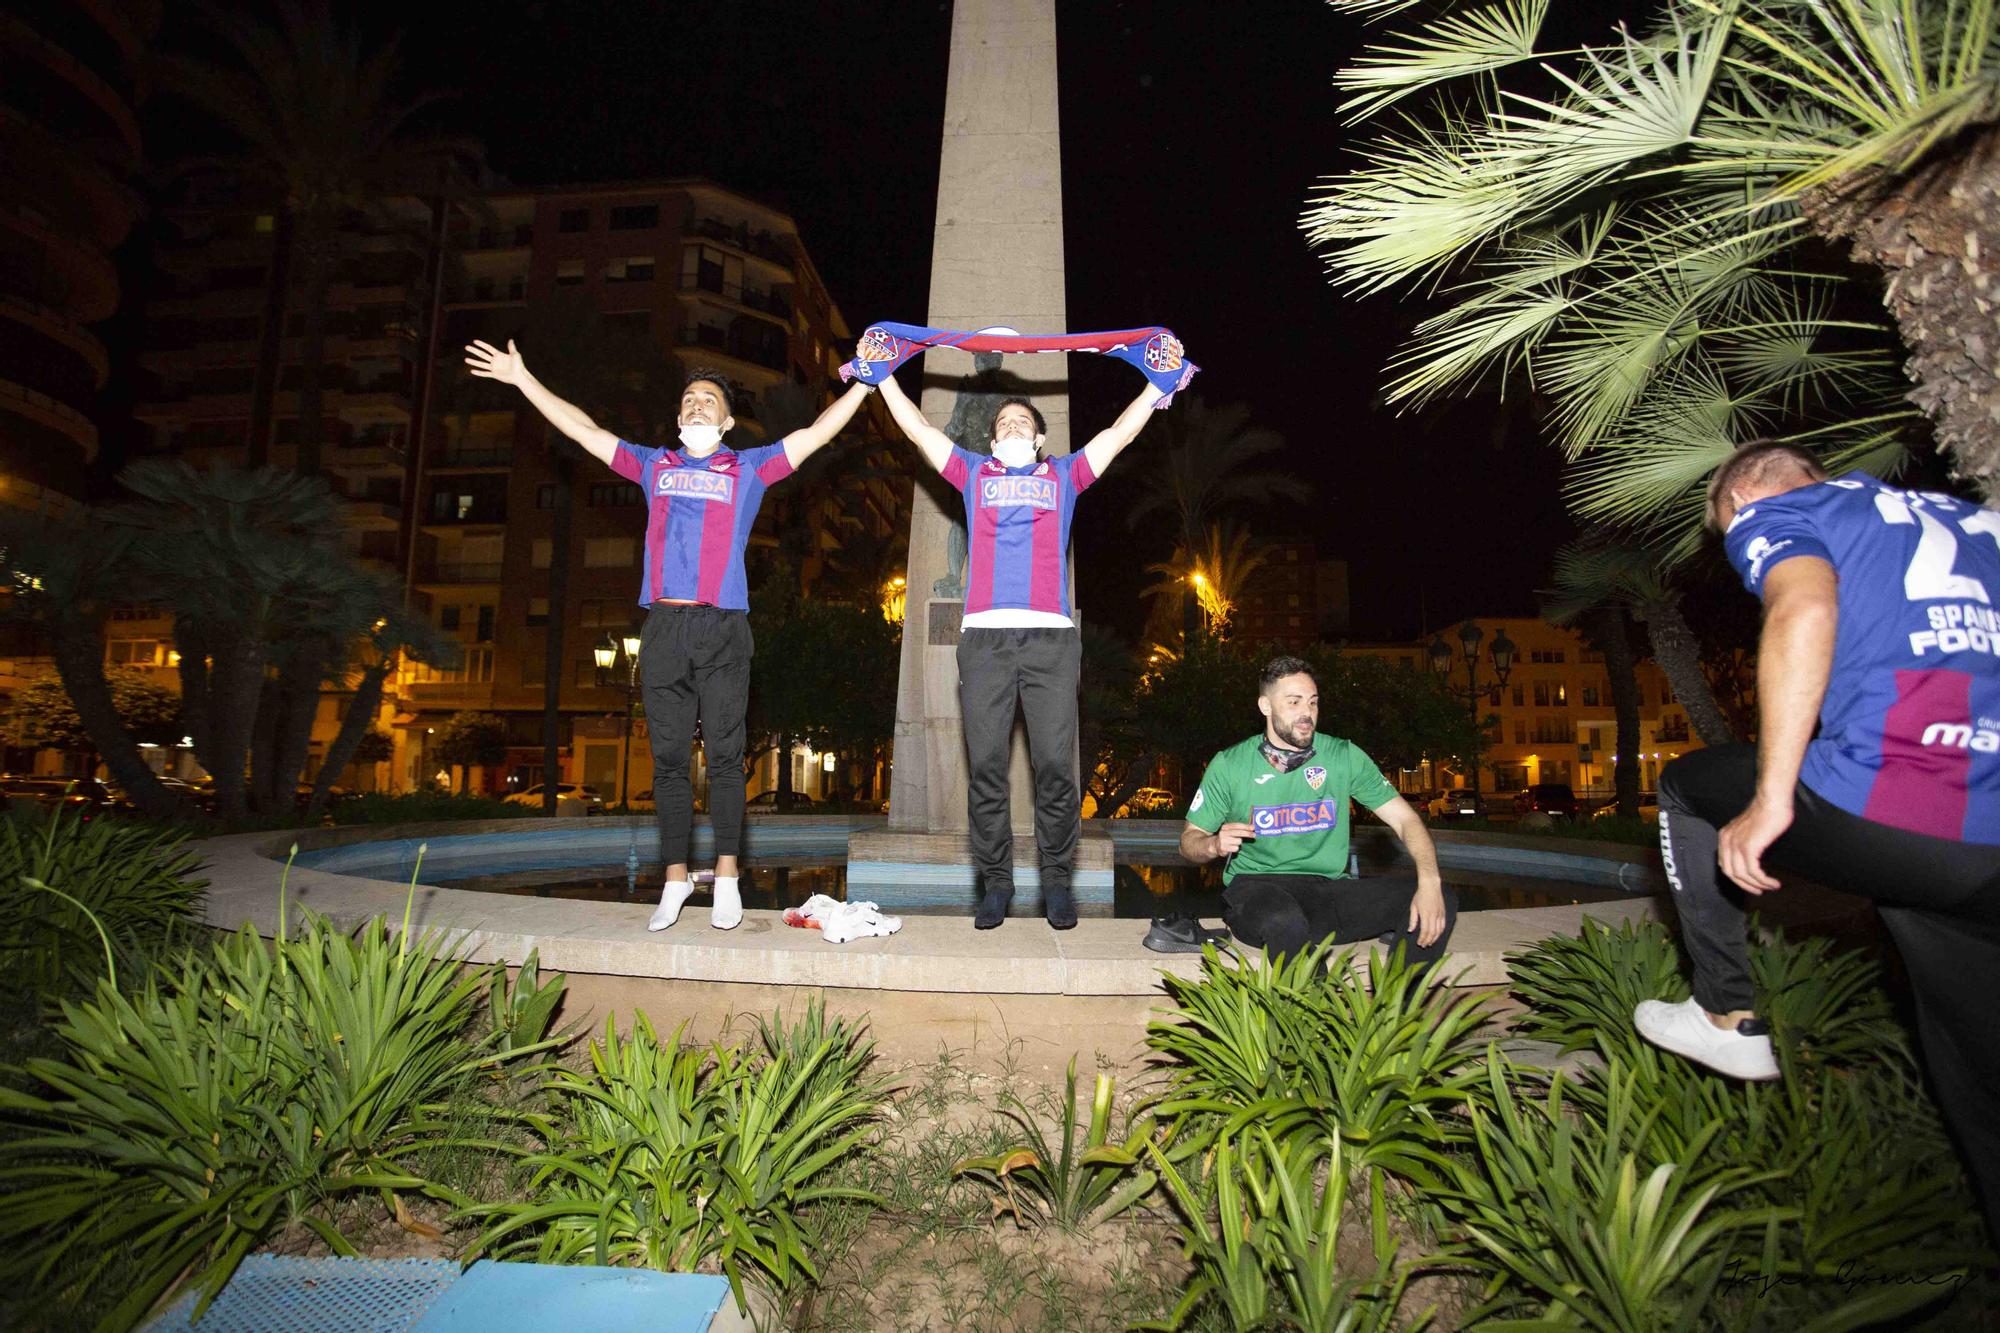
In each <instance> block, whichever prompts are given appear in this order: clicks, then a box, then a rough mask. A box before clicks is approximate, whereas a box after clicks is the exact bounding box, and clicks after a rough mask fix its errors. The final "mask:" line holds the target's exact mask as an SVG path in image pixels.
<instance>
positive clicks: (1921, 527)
mask: <svg viewBox="0 0 2000 1333" xmlns="http://www.w3.org/2000/svg"><path fill="white" fill-rule="evenodd" d="M1875 510H1876V512H1877V513H1879V514H1881V515H1882V520H1883V521H1884V522H1885V523H1893V524H1897V525H1899V526H1900V525H1904V524H1910V523H1914V524H1916V525H1917V529H1918V531H1919V533H1920V534H1921V535H1919V536H1918V538H1917V549H1916V552H1915V554H1913V555H1912V556H1911V557H1910V567H1909V568H1908V569H1906V570H1904V571H1903V596H1904V597H1905V598H1907V599H1908V600H1910V601H1912V602H1928V601H1936V600H1940V599H1957V600H1959V601H1968V600H1969V601H1974V602H1985V603H1987V604H1988V605H1991V603H1992V600H1993V599H1992V598H1991V597H1989V596H1987V593H1986V585H1985V584H1983V583H1981V582H1980V581H1979V580H1978V579H1975V578H1972V577H1970V576H1969V575H1965V574H1954V573H1952V572H1951V567H1952V566H1953V565H1954V564H1956V563H1957V562H1958V539H1957V538H1956V537H1954V536H1952V535H1951V529H1950V528H1948V527H1946V526H1945V525H1944V524H1943V523H1941V522H1939V521H1938V519H1937V518H1936V517H1935V516H1934V515H1932V514H1931V513H1930V512H1929V511H1928V510H1926V509H1923V508H1922V507H1920V506H1912V505H1910V504H1908V503H1906V502H1905V501H1904V500H1903V498H1902V497H1901V496H1899V495H1896V494H1893V493H1892V492H1889V491H1877V492H1876V493H1875ZM1958 526H1959V529H1960V530H1961V531H1963V532H1970V533H1974V534H1980V533H1983V534H1985V535H1986V536H1988V537H1991V538H1992V539H1993V544H1994V545H1995V546H1996V547H2000V514H1996V513H1995V512H1994V511H1992V510H1991V509H1979V510H1975V511H1974V512H1973V513H1972V514H1971V515H1970V516H1969V517H1967V518H1963V519H1961V520H1959V524H1958Z"/></svg>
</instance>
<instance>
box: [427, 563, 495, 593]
mask: <svg viewBox="0 0 2000 1333" xmlns="http://www.w3.org/2000/svg"><path fill="white" fill-rule="evenodd" d="M499 581H500V564H499V562H498V561H494V562H492V563H490V564H472V563H469V562H465V561H445V560H440V561H438V562H437V563H435V564H433V565H432V566H431V567H430V568H429V569H428V570H425V571H423V572H422V573H420V574H419V575H418V577H417V582H418V584H420V585H422V586H426V587H439V588H447V587H449V588H463V587H467V586H471V585H476V584H482V583H498V582H499Z"/></svg>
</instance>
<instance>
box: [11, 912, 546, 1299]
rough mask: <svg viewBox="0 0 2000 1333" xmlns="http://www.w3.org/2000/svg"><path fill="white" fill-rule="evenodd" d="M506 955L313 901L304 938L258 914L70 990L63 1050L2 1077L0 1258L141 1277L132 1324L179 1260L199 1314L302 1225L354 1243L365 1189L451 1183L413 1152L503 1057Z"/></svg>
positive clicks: (86, 1286)
mask: <svg viewBox="0 0 2000 1333" xmlns="http://www.w3.org/2000/svg"><path fill="white" fill-rule="evenodd" d="M497 972H498V969H497V967H488V968H478V969H467V968H465V967H463V966H462V965H461V963H460V961H459V960H458V959H457V958H456V957H454V956H452V955H451V954H450V953H449V952H447V950H446V949H445V947H444V944H443V941H442V940H441V939H440V938H439V937H436V936H426V937H424V938H422V939H418V940H414V941H412V940H409V939H408V938H407V937H405V938H404V939H403V940H402V941H399V942H392V941H391V939H390V935H389V932H388V930H387V929H386V927H385V924H384V923H383V922H382V921H381V920H380V919H377V920H375V921H371V922H369V923H368V924H367V925H366V926H364V927H362V928H361V929H360V930H359V931H357V932H355V933H354V934H353V935H348V934H344V933H342V932H340V931H338V930H336V929H334V928H333V927H332V926H330V925H329V924H328V923H327V922H326V921H325V920H323V919H322V918H320V917H317V916H314V915H311V914H307V916H306V917H305V921H304V924H303V927H302V928H301V929H300V930H299V931H298V933H297V934H295V935H294V936H293V937H291V938H289V939H283V940H277V941H267V940H264V939H261V938H259V937H258V936H257V935H256V934H255V933H254V932H253V931H251V930H250V929H249V928H247V927H246V928H245V929H244V930H243V931H242V932H241V933H239V934H237V935H235V936H232V937H229V938H226V939H223V940H221V941H218V942H217V943H216V944H215V945H214V946H213V947H212V948H211V949H209V950H208V951H206V952H190V953H188V954H186V955H184V956H183V957H182V958H181V960H180V961H179V962H178V963H177V964H175V965H174V966H172V967H170V968H168V969H166V970H164V971H163V972H162V973H160V974H159V975H158V976H156V977H155V978H153V979H152V980H149V981H148V983H147V984H146V986H145V987H144V988H143V989H142V990H140V991H139V992H138V993H136V994H133V995H131V996H126V995H123V994H121V993H119V991H118V990H117V989H116V987H114V986H113V985H112V984H111V982H110V981H109V980H108V979H107V980H106V981H105V982H103V983H101V984H100V986H99V987H98V990H97V992H96V994H95V995H94V996H93V997H92V998H91V999H89V1000H88V1001H81V1002H77V1001H71V1002H65V1003H64V1005H63V1007H62V1013H63V1016H62V1019H61V1021H60V1022H59V1023H58V1024H57V1025H56V1034H57V1036H58V1038H59V1040H60V1041H61V1043H62V1046H63V1050H64V1053H63V1055H62V1057H61V1058H52V1059H35V1060H30V1061H28V1062H27V1064H26V1065H25V1067H24V1068H23V1069H22V1070H20V1071H12V1072H17V1073H18V1074H19V1075H21V1076H22V1079H23V1081H29V1082H32V1083H33V1084H34V1085H36V1088H37V1090H35V1091H18V1090H14V1089H11V1088H0V1121H4V1122H5V1123H6V1126H7V1129H8V1131H9V1132H8V1133H7V1134H6V1135H5V1136H4V1137H0V1240H4V1241H5V1242H6V1244H5V1245H0V1251H4V1254H5V1256H6V1257H5V1258H4V1259H0V1271H4V1272H5V1273H6V1274H8V1275H9V1276H10V1277H13V1278H16V1279H22V1278H25V1279H27V1280H29V1281H32V1282H35V1283H38V1284H39V1283H42V1282H45V1281H46V1280H47V1278H48V1277H49V1275H50V1274H51V1273H53V1272H56V1271H58V1270H62V1271H64V1272H65V1274H66V1275H67V1277H68V1280H69V1282H70V1283H71V1284H73V1286H74V1288H75V1289H76V1290H77V1291H78V1292H80V1293H91V1292H93V1291H94V1289H95V1287H96V1286H97V1284H98V1283H99V1282H100V1281H101V1280H102V1279H103V1278H104V1276H105V1274H106V1273H107V1272H108V1271H110V1270H111V1268H112V1267H113V1266H114V1265H119V1264H129V1268H130V1269H131V1270H136V1274H137V1276H136V1278H133V1277H132V1276H131V1272H130V1271H127V1272H125V1273H123V1274H122V1276H123V1277H124V1279H125V1280H128V1281H130V1282H131V1285H130V1286H129V1288H128V1289H127V1290H126V1291H125V1292H124V1293H123V1296H122V1299H120V1300H118V1301H117V1302H116V1304H115V1305H114V1306H113V1308H112V1311H111V1314H110V1316H109V1320H108V1322H109V1323H110V1324H111V1325H112V1326H114V1327H125V1326H129V1325H130V1324H132V1323H134V1322H136V1321H137V1319H138V1318H139V1316H140V1315H142V1314H143V1313H144V1312H145V1311H146V1310H147V1309H148V1308H150V1307H151V1305H152V1304H153V1302H154V1301H155V1300H156V1299H157V1298H159V1297H160V1296H161V1295H162V1294H164V1293H165V1292H166V1291H167V1290H168V1289H169V1288H171V1287H172V1286H173V1285H174V1284H175V1283H176V1282H178V1281H179V1280H181V1279H182V1278H183V1277H187V1278H189V1279H191V1280H192V1281H193V1282H194V1283H195V1284H196V1286H197V1287H199V1289H200V1290H201V1292H202V1299H201V1302H200V1307H199V1308H201V1309H205V1308H206V1307H207V1305H208V1303H209V1302H210V1301H211V1300H212V1299H213V1298H214V1296H215V1294H216V1293H217V1292H218V1291H220V1290H221V1288H222V1286H223V1284H224V1283H226V1282H227V1281H228V1280H229V1277H230V1275H231V1274H232V1273H233V1272H234V1271H235V1269H236V1266H237V1264H238V1263H239V1262H240V1261H241V1260H242V1258H243V1256H244V1255H245V1254H246V1253H248V1252H249V1251H250V1249H251V1248H252V1247H254V1246H255V1245H256V1244H258V1243H259V1242H260V1241H262V1240H263V1239H265V1238H266V1237H267V1236H269V1235H270V1234H271V1233H272V1232H273V1231H274V1230H275V1229H276V1228H278V1227H280V1226H283V1225H286V1224H288V1223H296V1224H298V1225H302V1226H304V1227H306V1228H308V1229H309V1230H311V1231H312V1232H314V1233H315V1234H316V1235H318V1236H319V1238H320V1239H321V1240H322V1241H324V1242H325V1243H326V1244H327V1245H328V1246H330V1247H331V1248H332V1249H333V1250H334V1251H335V1252H337V1253H340V1254H352V1253H354V1252H355V1250H354V1246H353V1245H352V1244H351V1243H350V1241H349V1240H348V1238H347V1237H346V1236H345V1235H344V1234H343V1233H342V1232H341V1230H340V1229H339V1227H338V1226H337V1225H336V1223H335V1220H334V1217H333V1214H332V1212H331V1210H330V1204H331V1203H332V1202H333V1201H334V1200H335V1199H337V1198H339V1197H340V1196H343V1195H346V1194H351V1193H353V1192H355V1191H370V1192H378V1193H383V1194H390V1195H393V1193H394V1192H399V1191H414V1192H420V1193H426V1194H432V1195H435V1196H438V1197H449V1192H448V1191H443V1190H440V1189H439V1188H438V1187H436V1186H434V1185H432V1184H430V1183H428V1182H426V1181H425V1180H423V1179H422V1178H420V1177H419V1176H417V1175H415V1174H413V1173H412V1172H410V1171H408V1170H406V1169H405V1168H404V1167H403V1165H402V1163H403V1161H404V1159H405V1158H407V1157H408V1156H409V1155H410V1154H411V1153H413V1152H415V1151H418V1150H419V1149H420V1148H421V1147H422V1146H423V1145H422V1139H421V1137H420V1134H419V1130H420V1128H421V1126H422V1125H423V1124H424V1120H425V1116H426V1114H427V1112H428V1108H429V1107H430V1105H431V1104H432V1103H433V1102H435V1101H436V1100H437V1099H439V1098H440V1097H442V1096H443V1095H445V1094H446V1093H447V1092H448V1091H449V1090H450V1089H452V1088H453V1087H455V1086H457V1085H458V1084H459V1083H460V1082H462V1080H463V1079H464V1078H465V1077H466V1076H467V1075H468V1074H469V1073H471V1072H473V1071H476V1070H478V1069H482V1068H488V1067H491V1066H492V1065H494V1064H495V1063H497V1062H500V1061H503V1060H506V1059H514V1058H520V1057H523V1056H526V1055H529V1054H533V1053H535V1052H537V1051H538V1050H541V1049H546V1047H545V1046H536V1045H528V1046H522V1047H516V1048H514V1049H512V1050H511V1051H507V1052H502V1051H500V1050H499V1049H498V1046H499V1037H498V1034H497V1033H493V1032H483V1033H482V1032H481V1031H479V1030H478V1028H477V1025H476V1024H475V1023H474V1022H473V1020H474V1018H475V1017H476V1016H477V1015H478V1013H479V1008H480V1001H481V998H482V996H483V994H484V993H485V992H486V991H487V989H488V988H489V987H490V986H491V985H493V984H494V982H495V974H496V973H497Z"/></svg>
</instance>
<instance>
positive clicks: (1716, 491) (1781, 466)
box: [1707, 440, 1826, 532]
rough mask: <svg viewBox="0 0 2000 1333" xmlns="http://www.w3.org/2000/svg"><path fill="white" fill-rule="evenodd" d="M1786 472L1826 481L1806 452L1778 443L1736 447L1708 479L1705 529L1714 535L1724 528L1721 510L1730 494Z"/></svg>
mask: <svg viewBox="0 0 2000 1333" xmlns="http://www.w3.org/2000/svg"><path fill="white" fill-rule="evenodd" d="M1786 469H1790V470H1795V471H1799V472H1803V473H1805V474H1806V475H1807V476H1808V477H1811V478H1812V479H1813V480H1814V481H1825V480H1826V469H1825V468H1823V467H1821V466H1820V465H1819V459H1817V458H1815V457H1813V455H1812V451H1811V450H1809V449H1802V448H1800V447H1799V446H1798V445H1796V444H1786V443H1784V442H1782V441H1780V440H1751V441H1750V442H1748V443H1747V444H1744V445H1741V446H1739V447H1738V448H1737V450H1736V452H1735V453H1733V454H1731V455H1730V456H1729V457H1728V458H1726V459H1724V460H1723V462H1722V466H1721V467H1719V468H1717V469H1716V470H1715V475H1714V476H1713V477H1710V478H1709V479H1708V507H1707V521H1708V526H1709V527H1710V528H1711V529H1712V530H1714V531H1716V532H1721V531H1722V529H1723V528H1724V527H1725V526H1727V525H1726V524H1724V523H1723V521H1722V506H1723V503H1724V502H1725V501H1727V500H1728V499H1729V493H1730V491H1732V490H1734V489H1735V488H1736V487H1738V486H1754V485H1759V484H1761V483H1763V482H1767V481H1769V480H1771V478H1772V477H1773V476H1774V475H1775V474H1776V473H1778V472H1780V471H1782V470H1786Z"/></svg>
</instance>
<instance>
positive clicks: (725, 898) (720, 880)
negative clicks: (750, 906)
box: [708, 875, 743, 930]
mask: <svg viewBox="0 0 2000 1333" xmlns="http://www.w3.org/2000/svg"><path fill="white" fill-rule="evenodd" d="M708 924H709V925H711V926H714V927H715V928H716V929H717V930H734V929H736V928H737V927H738V926H740V925H742V924H743V895H742V893H741V892H739V891H738V890H737V887H736V876H734V875H728V876H724V875H717V876H716V877H715V906H714V907H712V908H710V909H709V913H708Z"/></svg>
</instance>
